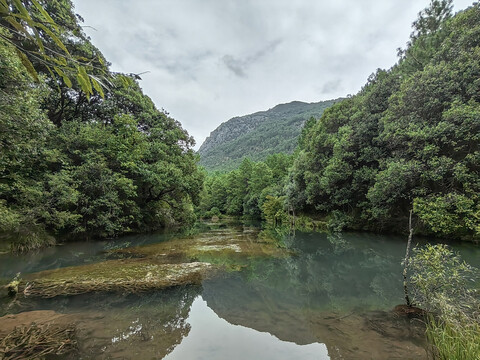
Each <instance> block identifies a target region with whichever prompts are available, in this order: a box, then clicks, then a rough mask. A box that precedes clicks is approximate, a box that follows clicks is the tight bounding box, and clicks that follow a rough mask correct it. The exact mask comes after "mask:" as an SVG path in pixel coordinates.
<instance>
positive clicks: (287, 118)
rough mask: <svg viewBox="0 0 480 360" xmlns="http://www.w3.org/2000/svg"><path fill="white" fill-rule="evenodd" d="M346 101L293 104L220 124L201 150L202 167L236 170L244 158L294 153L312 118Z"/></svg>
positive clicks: (293, 102) (260, 158) (281, 105)
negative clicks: (304, 128) (305, 124)
mask: <svg viewBox="0 0 480 360" xmlns="http://www.w3.org/2000/svg"><path fill="white" fill-rule="evenodd" d="M341 100H342V99H341V98H340V99H334V100H326V101H320V102H312V103H307V102H302V101H292V102H289V103H283V104H278V105H276V106H274V107H273V108H270V109H268V110H262V111H257V112H255V113H252V114H248V115H243V116H236V117H233V118H231V119H229V120H227V121H225V122H223V123H222V124H220V125H219V126H218V127H217V128H216V129H215V130H213V131H212V132H211V133H210V135H209V136H208V137H207V138H206V139H205V141H204V142H203V144H202V145H201V146H200V148H199V150H198V153H199V154H200V157H201V158H200V165H202V166H204V167H205V168H206V169H207V171H217V170H220V171H221V170H232V169H233V168H235V167H236V166H237V165H238V164H239V163H240V162H241V160H242V159H243V158H245V157H249V158H251V159H252V160H255V161H259V160H264V159H265V158H266V157H267V156H268V155H270V154H274V153H279V152H283V153H287V154H290V153H292V152H293V151H294V150H295V148H296V145H297V139H298V136H299V135H300V133H301V130H302V127H303V125H304V123H305V121H307V120H308V119H309V118H311V117H315V118H319V117H320V116H321V115H322V114H323V111H324V110H325V109H326V108H328V107H330V106H331V105H333V104H334V103H336V102H338V101H341Z"/></svg>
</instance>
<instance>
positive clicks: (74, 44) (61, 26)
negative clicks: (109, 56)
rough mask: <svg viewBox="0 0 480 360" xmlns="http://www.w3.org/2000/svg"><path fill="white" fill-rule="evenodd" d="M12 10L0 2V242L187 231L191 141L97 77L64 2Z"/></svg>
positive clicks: (196, 178) (124, 79)
mask: <svg viewBox="0 0 480 360" xmlns="http://www.w3.org/2000/svg"><path fill="white" fill-rule="evenodd" d="M15 4H16V5H15V6H16V7H13V8H12V7H10V8H9V7H7V6H6V2H5V1H0V25H1V27H0V58H1V62H0V150H1V151H0V236H1V237H4V238H7V240H9V241H11V242H12V248H13V250H18V251H22V250H27V249H31V248H35V247H41V246H43V245H46V244H52V243H54V242H55V241H56V240H62V239H67V238H68V239H69V240H72V239H95V238H105V237H115V236H118V235H121V234H125V233H128V232H139V231H140V232H145V231H153V230H156V229H159V228H161V227H165V226H169V225H175V224H191V223H192V222H193V221H194V213H193V206H194V205H195V204H197V202H198V200H199V198H198V193H199V192H200V189H201V187H202V183H203V173H202V172H201V171H200V170H199V169H198V167H197V161H198V159H197V155H196V154H195V153H194V151H193V150H192V146H193V145H194V141H193V138H191V137H190V136H189V135H188V133H187V132H186V131H185V130H184V129H182V127H181V125H180V124H179V123H178V122H177V121H176V120H174V119H172V118H171V117H169V115H168V114H167V113H166V112H164V111H160V110H158V109H157V108H156V107H155V105H154V104H153V102H152V101H151V99H150V98H149V97H148V96H146V95H144V94H143V92H142V90H141V89H140V87H139V84H138V79H139V77H138V75H135V74H119V73H113V72H111V71H110V70H109V64H108V62H107V61H106V60H105V59H104V57H103V55H102V54H101V52H100V51H99V50H98V49H97V48H95V47H94V46H93V45H92V43H91V42H90V40H89V39H88V38H87V37H86V36H85V34H84V32H83V30H82V27H81V20H82V19H81V18H80V17H79V16H78V15H76V14H75V13H74V9H73V6H72V3H71V2H70V1H69V0H54V1H46V2H43V3H42V5H43V7H42V6H40V5H41V4H40V3H38V2H36V1H32V2H30V1H24V2H22V3H20V2H18V3H15ZM12 9H13V10H12ZM17 20H18V21H17ZM22 24H25V25H22ZM30 34H34V35H30Z"/></svg>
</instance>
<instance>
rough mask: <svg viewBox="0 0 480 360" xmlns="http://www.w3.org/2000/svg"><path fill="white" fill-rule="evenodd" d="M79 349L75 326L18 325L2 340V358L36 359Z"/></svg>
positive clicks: (0, 342) (0, 344)
mask: <svg viewBox="0 0 480 360" xmlns="http://www.w3.org/2000/svg"><path fill="white" fill-rule="evenodd" d="M76 349H77V342H76V340H75V326H74V325H73V324H69V325H65V326H50V325H37V324H35V323H32V324H31V325H30V326H28V327H25V326H23V327H16V328H15V330H13V331H12V332H10V333H8V334H7V335H6V336H5V337H3V339H2V340H1V341H0V359H2V360H36V359H44V358H45V356H47V355H65V354H68V353H72V352H74V351H76Z"/></svg>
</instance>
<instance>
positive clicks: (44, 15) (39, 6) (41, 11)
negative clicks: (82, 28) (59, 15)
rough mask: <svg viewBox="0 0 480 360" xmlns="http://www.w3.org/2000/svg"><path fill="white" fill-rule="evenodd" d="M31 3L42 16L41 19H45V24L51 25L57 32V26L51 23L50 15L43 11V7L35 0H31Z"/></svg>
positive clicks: (53, 22)
mask: <svg viewBox="0 0 480 360" xmlns="http://www.w3.org/2000/svg"><path fill="white" fill-rule="evenodd" d="M31 1H32V3H33V5H35V7H36V8H37V9H38V11H40V13H41V14H42V15H43V17H44V18H45V20H46V21H47V22H49V23H50V25H52V26H53V27H54V28H55V30H58V26H57V24H56V23H55V21H53V19H52V18H51V17H50V15H49V14H48V12H46V11H45V9H44V8H43V6H42V5H40V4H39V3H38V1H37V0H31Z"/></svg>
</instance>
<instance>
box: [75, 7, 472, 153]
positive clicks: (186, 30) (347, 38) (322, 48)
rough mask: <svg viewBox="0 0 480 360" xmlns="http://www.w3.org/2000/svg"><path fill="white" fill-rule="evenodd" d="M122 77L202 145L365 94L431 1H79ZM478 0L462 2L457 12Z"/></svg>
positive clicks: (80, 9) (81, 11) (91, 31)
mask: <svg viewBox="0 0 480 360" xmlns="http://www.w3.org/2000/svg"><path fill="white" fill-rule="evenodd" d="M73 2H74V4H75V9H76V12H77V13H79V14H80V15H81V16H82V17H83V18H84V19H85V23H84V25H85V26H86V27H85V31H86V33H87V34H88V35H89V36H90V37H91V38H92V41H93V43H94V44H95V45H96V46H97V47H98V48H99V49H100V50H101V51H102V53H103V54H104V55H105V57H106V58H107V60H108V61H110V62H111V63H112V70H114V71H120V72H126V73H143V72H148V73H145V74H143V75H142V79H143V80H142V81H141V86H142V88H143V90H144V92H145V93H146V94H147V95H148V96H150V97H151V98H152V100H153V101H154V102H155V104H156V105H157V107H158V108H159V109H161V108H163V109H165V110H166V111H167V112H169V113H170V115H171V116H172V117H174V118H175V119H177V120H179V121H180V122H181V123H182V125H183V127H184V128H185V129H187V130H188V132H189V133H190V134H191V135H193V136H194V137H195V139H196V141H197V148H198V146H200V145H201V143H202V142H203V140H204V139H205V137H207V136H208V135H209V134H210V132H211V131H213V130H214V129H215V128H216V127H217V126H218V125H220V124H221V123H222V122H224V121H227V120H228V119H230V118H232V117H234V116H240V115H246V114H250V113H253V112H256V111H260V110H267V109H269V108H272V107H273V106H275V105H277V104H280V103H286V102H290V101H293V100H299V101H305V102H317V101H321V100H328V99H332V98H337V97H341V96H346V95H347V94H355V93H357V92H358V91H359V90H360V88H361V87H362V85H363V84H365V81H366V79H367V78H368V76H369V75H370V74H371V73H372V72H374V71H375V70H376V69H377V68H389V67H391V66H392V65H393V64H394V63H395V62H396V61H397V57H396V49H397V48H399V47H403V46H404V45H405V43H406V42H407V40H408V37H409V34H410V32H411V23H412V22H413V21H414V20H415V19H416V17H417V13H418V12H419V11H420V10H422V9H423V8H425V7H426V6H428V4H429V2H430V1H429V0H328V1H327V0H135V1H133V0H73ZM471 3H472V1H471V0H454V5H455V11H458V10H461V9H464V8H466V7H467V6H469V5H471Z"/></svg>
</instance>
